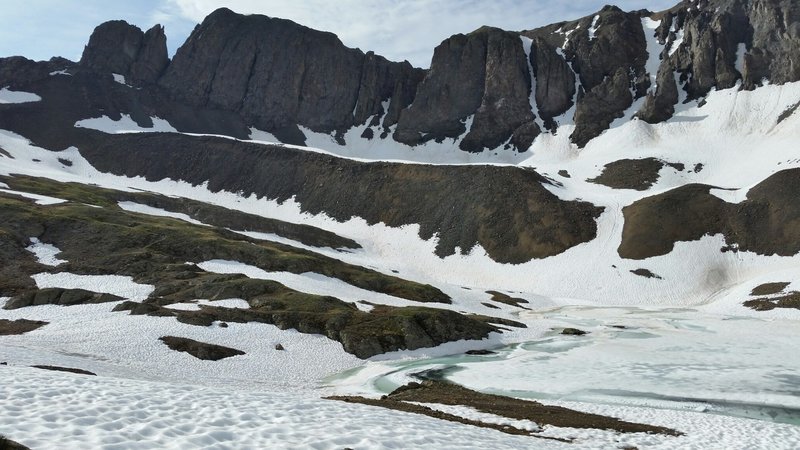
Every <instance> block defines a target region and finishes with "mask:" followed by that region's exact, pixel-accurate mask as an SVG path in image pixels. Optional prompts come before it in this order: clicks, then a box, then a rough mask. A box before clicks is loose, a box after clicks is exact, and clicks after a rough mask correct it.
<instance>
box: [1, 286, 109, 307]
mask: <svg viewBox="0 0 800 450" xmlns="http://www.w3.org/2000/svg"><path fill="white" fill-rule="evenodd" d="M120 300H122V298H121V297H117V296H116V295H111V294H101V293H96V292H89V291H86V290H83V289H61V288H46V289H39V290H35V291H33V290H32V291H27V292H24V293H22V294H20V295H17V296H15V297H12V298H11V300H9V301H8V302H6V304H5V306H4V307H3V309H17V308H24V307H26V306H39V305H61V306H72V305H89V304H95V303H110V302H118V301H120Z"/></svg>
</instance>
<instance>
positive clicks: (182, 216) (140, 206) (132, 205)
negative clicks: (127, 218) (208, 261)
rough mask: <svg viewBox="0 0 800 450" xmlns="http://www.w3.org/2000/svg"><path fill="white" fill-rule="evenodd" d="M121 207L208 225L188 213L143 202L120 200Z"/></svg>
mask: <svg viewBox="0 0 800 450" xmlns="http://www.w3.org/2000/svg"><path fill="white" fill-rule="evenodd" d="M117 205H119V207H120V208H122V209H124V210H125V211H130V212H135V213H139V214H146V215H148V216H158V217H171V218H173V219H179V220H183V221H184V222H189V223H192V224H195V225H202V226H206V227H207V226H208V225H206V224H204V223H203V222H200V221H199V220H195V219H192V218H191V217H189V216H188V215H187V214H184V213H177V212H172V211H167V210H165V209H161V208H155V207H152V206H148V205H143V204H141V203H136V202H119V203H117Z"/></svg>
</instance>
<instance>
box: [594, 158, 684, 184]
mask: <svg viewBox="0 0 800 450" xmlns="http://www.w3.org/2000/svg"><path fill="white" fill-rule="evenodd" d="M664 166H670V167H672V168H673V169H675V170H677V171H682V170H684V167H683V164H673V163H667V162H665V161H662V160H660V159H657V158H642V159H621V160H619V161H614V162H612V163H608V164H606V166H605V167H604V168H603V172H602V173H601V174H600V176H598V177H596V178H592V179H590V180H586V181H589V182H592V183H597V184H602V185H603V186H608V187H610V188H614V189H635V190H637V191H646V190H647V189H649V188H650V187H651V186H653V184H655V183H656V181H658V173H659V171H661V169H662V168H663V167H664Z"/></svg>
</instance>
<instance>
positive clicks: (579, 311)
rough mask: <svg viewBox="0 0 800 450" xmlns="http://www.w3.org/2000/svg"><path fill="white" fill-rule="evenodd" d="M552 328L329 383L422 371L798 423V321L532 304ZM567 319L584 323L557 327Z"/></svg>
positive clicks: (544, 393)
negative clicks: (481, 349) (486, 348)
mask: <svg viewBox="0 0 800 450" xmlns="http://www.w3.org/2000/svg"><path fill="white" fill-rule="evenodd" d="M525 319H526V321H530V320H534V321H535V320H542V321H547V322H548V324H552V328H553V331H552V332H550V333H548V334H547V335H545V336H543V337H541V338H539V339H535V340H532V341H528V342H525V343H520V344H515V345H510V346H507V347H504V348H499V349H495V351H496V353H495V354H493V355H487V356H469V355H456V356H448V357H442V358H434V359H423V360H420V359H417V360H411V359H409V360H402V361H387V362H371V363H369V364H368V365H366V366H365V367H360V368H357V369H353V370H351V371H348V372H345V373H343V374H339V375H337V376H335V377H331V378H330V379H328V380H327V382H328V383H330V384H332V385H334V386H340V387H343V388H346V389H348V390H355V391H358V390H360V391H361V392H362V393H372V394H375V393H387V392H390V391H392V390H393V389H395V388H396V387H398V386H400V385H403V384H405V383H407V382H409V381H414V380H417V381H418V380H419V379H420V378H423V379H424V378H437V379H446V380H450V381H453V382H455V383H458V384H461V385H464V386H467V387H470V388H473V389H477V390H480V391H484V392H490V393H497V394H502V395H510V396H514V397H523V398H532V399H538V400H542V401H544V402H548V401H577V402H586V403H601V404H610V405H629V406H646V407H652V408H662V409H678V410H688V411H700V412H707V413H712V414H722V415H729V416H737V417H746V418H753V419H761V420H767V421H774V422H781V423H790V424H795V425H800V352H798V351H797V350H796V334H797V329H798V328H797V326H798V325H797V322H796V321H791V320H778V319H776V320H762V319H758V318H752V317H724V316H715V315H707V314H704V313H700V312H698V311H696V310H690V309H660V310H657V309H640V308H594V307H565V308H559V309H555V310H552V311H549V312H538V313H534V312H530V313H527V315H526V316H525ZM564 327H573V328H578V329H580V330H583V331H587V332H588V334H586V335H584V336H568V335H562V334H560V332H561V330H562V329H563V328H564Z"/></svg>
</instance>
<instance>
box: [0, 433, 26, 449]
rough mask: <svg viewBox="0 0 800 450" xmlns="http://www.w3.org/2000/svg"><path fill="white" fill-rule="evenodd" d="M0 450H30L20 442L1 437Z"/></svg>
mask: <svg viewBox="0 0 800 450" xmlns="http://www.w3.org/2000/svg"><path fill="white" fill-rule="evenodd" d="M0 450H30V448H28V447H25V446H24V445H22V444H20V443H19V442H14V441H12V440H11V439H9V438H7V437H5V436H0Z"/></svg>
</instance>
